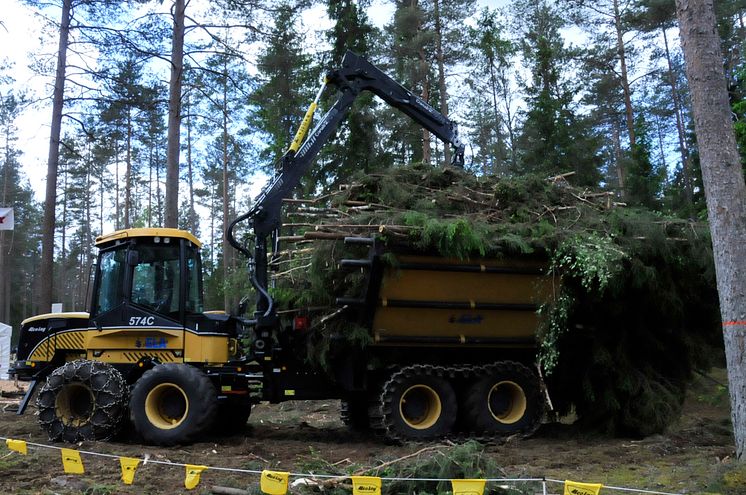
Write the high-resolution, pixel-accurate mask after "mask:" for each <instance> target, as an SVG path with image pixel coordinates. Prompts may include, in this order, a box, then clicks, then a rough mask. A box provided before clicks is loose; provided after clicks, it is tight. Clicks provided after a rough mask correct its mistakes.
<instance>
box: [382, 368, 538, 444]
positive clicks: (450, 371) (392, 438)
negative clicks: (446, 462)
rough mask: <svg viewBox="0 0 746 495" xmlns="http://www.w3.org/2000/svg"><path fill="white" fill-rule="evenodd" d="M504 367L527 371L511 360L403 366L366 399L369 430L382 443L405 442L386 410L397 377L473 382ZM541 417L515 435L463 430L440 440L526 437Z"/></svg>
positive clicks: (500, 439) (485, 439) (531, 432)
mask: <svg viewBox="0 0 746 495" xmlns="http://www.w3.org/2000/svg"><path fill="white" fill-rule="evenodd" d="M505 368H508V369H511V370H512V371H515V370H521V373H523V370H528V368H527V367H525V366H524V365H522V364H520V363H517V362H513V361H501V362H497V363H489V364H483V365H472V364H461V365H452V366H437V365H421V364H415V365H411V366H405V367H402V368H399V369H397V370H395V371H394V372H392V373H391V375H389V378H388V379H387V380H385V381H384V382H383V383H382V384H381V386H380V387H379V388H378V393H376V394H372V395H371V396H370V400H371V402H370V404H369V408H368V414H369V418H370V426H371V428H372V429H373V430H374V431H375V432H376V433H377V434H379V435H381V436H383V437H384V439H385V440H387V441H389V442H393V443H402V442H404V441H407V440H408V439H407V438H404V437H402V436H401V435H399V434H398V433H396V431H394V429H393V428H392V425H391V424H390V420H389V418H390V414H389V413H390V411H391V407H392V404H390V394H389V393H388V391H389V390H390V389H391V388H392V387H393V386H394V384H395V383H396V382H397V381H398V380H400V379H401V377H403V376H405V375H408V374H410V373H423V372H424V373H425V374H429V375H433V376H440V377H444V378H445V377H448V378H456V379H459V380H464V381H468V380H474V379H478V378H479V377H482V376H489V375H491V374H494V373H495V372H497V371H503V370H504V369H505ZM538 400H539V401H541V409H542V410H543V405H544V404H543V400H542V399H541V398H539V399H538ZM541 418H542V415H541V414H539V415H538V416H537V418H536V420H535V421H534V422H533V423H532V424H530V425H528V426H527V427H525V428H523V429H522V430H521V431H520V432H517V433H515V432H514V433H511V434H506V433H489V432H484V431H474V430H471V429H468V428H467V429H463V430H461V431H454V432H451V433H450V434H448V435H444V436H443V438H446V439H449V440H454V441H465V440H477V441H479V442H482V443H487V444H490V443H501V442H502V441H504V440H505V439H506V438H509V437H513V436H515V435H519V436H520V437H524V438H525V437H529V436H531V435H532V434H534V433H535V432H536V430H537V429H538V428H539V426H541Z"/></svg>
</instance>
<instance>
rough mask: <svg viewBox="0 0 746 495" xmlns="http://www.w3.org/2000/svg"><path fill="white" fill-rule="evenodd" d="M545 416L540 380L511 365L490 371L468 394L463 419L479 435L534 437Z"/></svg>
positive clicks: (491, 367) (517, 364)
mask: <svg viewBox="0 0 746 495" xmlns="http://www.w3.org/2000/svg"><path fill="white" fill-rule="evenodd" d="M543 412H544V407H543V402H542V399H541V391H540V388H539V379H538V377H537V376H536V374H534V373H533V372H532V371H531V370H530V369H529V368H527V367H526V366H524V365H522V364H520V363H515V362H511V361H506V362H501V363H496V364H494V365H492V366H490V367H489V368H488V369H487V372H486V373H485V374H483V375H482V376H477V378H476V381H475V382H474V383H473V384H472V385H471V387H469V389H468V390H467V392H466V395H465V400H464V405H463V416H464V419H465V421H466V426H467V428H470V429H472V430H474V431H476V432H479V433H492V434H505V435H510V434H516V433H519V434H522V435H524V436H527V435H530V434H532V433H533V432H534V431H536V429H537V428H538V427H539V425H540V423H541V418H542V414H543Z"/></svg>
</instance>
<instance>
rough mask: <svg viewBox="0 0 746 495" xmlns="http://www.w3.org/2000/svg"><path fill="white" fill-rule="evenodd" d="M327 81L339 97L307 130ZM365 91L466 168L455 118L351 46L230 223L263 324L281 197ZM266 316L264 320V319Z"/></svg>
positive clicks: (270, 315) (270, 316)
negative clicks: (249, 235) (240, 233)
mask: <svg viewBox="0 0 746 495" xmlns="http://www.w3.org/2000/svg"><path fill="white" fill-rule="evenodd" d="M327 85H331V86H334V87H336V89H337V90H338V91H339V93H340V96H339V98H338V99H337V101H336V102H335V103H334V105H332V107H331V108H330V109H329V110H328V111H327V112H326V114H324V116H323V117H322V118H321V120H319V122H318V123H317V124H316V126H314V128H313V129H312V130H311V131H310V132H308V128H309V127H310V123H311V120H312V118H313V114H314V112H315V111H316V108H317V106H318V102H319V100H320V98H321V94H322V93H323V91H324V88H325V87H326V86H327ZM362 91H370V92H371V93H373V94H375V95H377V96H378V97H379V98H381V99H382V100H383V101H385V102H386V103H388V104H389V105H391V106H393V107H394V108H397V109H399V110H401V111H402V112H403V113H404V114H406V115H408V116H409V117H410V118H412V119H413V120H414V121H415V122H417V123H419V124H420V125H422V126H423V127H424V128H425V129H427V130H428V131H430V132H431V133H433V134H435V135H436V136H437V137H438V138H440V139H441V140H442V141H444V142H445V143H447V144H449V145H451V146H453V148H454V154H453V165H456V166H461V167H463V165H464V145H463V143H461V140H460V139H459V138H458V134H457V131H456V124H455V123H453V122H452V121H451V120H449V119H448V118H447V117H445V116H444V115H443V114H441V113H440V112H438V111H437V110H436V109H434V108H433V107H432V106H430V105H429V104H428V103H427V102H425V101H424V100H422V99H421V98H420V97H418V96H417V95H415V94H413V93H412V92H411V91H409V90H408V89H406V88H405V87H404V86H402V85H401V84H399V83H398V82H396V81H394V80H393V79H391V78H390V77H389V76H388V75H386V74H385V73H384V72H383V71H381V70H380V69H378V68H377V67H376V66H374V65H373V64H371V63H370V62H368V61H367V60H366V59H364V58H363V57H360V56H359V55H356V54H354V53H353V52H351V51H348V52H347V53H346V54H345V56H344V58H343V59H342V67H341V68H340V69H337V70H334V71H331V72H329V73H328V74H327V76H326V78H325V80H324V84H323V85H322V87H321V89H320V90H319V92H318V93H317V95H316V98H315V99H314V101H313V102H312V103H311V106H310V107H309V109H308V111H307V112H306V115H305V116H304V118H303V121H302V122H301V125H300V128H299V129H298V132H297V133H296V136H295V139H293V142H292V144H291V145H290V147H289V149H288V151H287V152H286V153H285V155H284V156H283V157H282V158H281V159H280V169H279V171H278V172H277V173H276V174H275V176H274V177H273V178H272V180H270V182H269V183H268V184H267V185H266V186H265V187H264V189H263V190H262V192H261V193H260V194H259V196H258V197H257V198H256V200H255V202H254V206H253V207H252V208H251V210H250V211H248V212H247V213H245V214H243V215H241V216H239V217H238V218H236V219H235V220H234V221H233V223H231V225H230V226H229V228H228V233H227V238H228V242H230V244H231V245H232V246H233V247H234V248H236V249H237V250H239V251H240V252H241V253H243V254H244V255H245V256H246V257H247V258H248V259H249V270H250V272H251V283H252V285H253V286H254V288H255V289H256V290H257V291H258V292H259V294H260V297H259V301H258V303H257V317H258V319H259V324H260V325H261V326H265V325H266V326H269V325H271V324H272V322H273V321H274V319H275V318H276V315H275V314H274V308H273V301H272V298H271V296H270V294H269V292H268V290H267V287H268V275H267V271H268V249H267V243H268V241H270V240H272V243H273V244H275V240H276V237H277V236H276V232H277V230H278V229H279V228H280V226H281V215H282V200H283V199H284V198H287V197H289V196H290V195H291V193H292V191H293V190H294V189H295V188H296V187H297V186H298V184H299V183H300V181H301V178H302V177H303V176H304V175H305V174H306V172H308V169H309V168H310V167H311V164H312V163H313V160H314V158H315V157H316V155H317V154H318V153H319V151H320V150H321V147H322V146H323V145H324V144H325V143H326V141H327V140H328V139H329V138H330V137H331V136H332V134H333V133H334V132H335V131H336V129H337V128H338V127H339V124H340V123H341V122H342V121H343V120H344V119H345V117H346V116H347V112H348V111H349V110H350V107H351V106H352V104H353V102H354V101H355V99H356V98H357V96H358V95H359V94H360V93H361V92H362ZM306 134H307V136H306ZM304 138H305V139H304ZM301 143H302V144H301ZM245 220H250V222H251V227H252V229H253V232H254V236H255V245H254V253H253V254H252V253H251V252H250V251H249V249H248V248H247V247H245V246H243V245H241V244H240V243H239V242H238V241H237V240H236V238H235V236H234V233H233V231H234V228H235V226H236V225H237V224H238V223H240V222H243V221H245ZM262 320H265V321H264V323H262Z"/></svg>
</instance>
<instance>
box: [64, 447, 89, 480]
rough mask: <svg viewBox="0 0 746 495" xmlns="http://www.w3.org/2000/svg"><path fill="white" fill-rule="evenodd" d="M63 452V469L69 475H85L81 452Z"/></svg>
mask: <svg viewBox="0 0 746 495" xmlns="http://www.w3.org/2000/svg"><path fill="white" fill-rule="evenodd" d="M61 450H62V467H63V468H65V472H66V473H67V474H83V473H84V472H85V471H84V470H83V459H81V458H80V452H78V451H77V450H72V449H61Z"/></svg>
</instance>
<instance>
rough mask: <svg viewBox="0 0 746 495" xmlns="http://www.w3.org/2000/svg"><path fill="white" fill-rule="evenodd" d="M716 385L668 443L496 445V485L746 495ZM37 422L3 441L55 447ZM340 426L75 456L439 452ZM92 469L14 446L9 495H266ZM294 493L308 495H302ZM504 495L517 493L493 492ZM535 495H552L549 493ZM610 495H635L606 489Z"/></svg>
mask: <svg viewBox="0 0 746 495" xmlns="http://www.w3.org/2000/svg"><path fill="white" fill-rule="evenodd" d="M713 377H714V380H716V381H719V382H721V383H722V382H723V381H724V380H725V373H724V372H722V371H717V372H716V373H715V374H713ZM713 377H708V378H699V379H698V380H697V381H696V382H695V384H694V385H693V386H692V389H691V391H690V394H689V398H688V400H687V402H686V404H685V410H684V414H683V416H682V418H681V420H680V421H679V422H678V423H677V424H675V425H672V426H671V428H670V429H669V431H668V432H667V433H666V434H663V435H655V436H652V437H648V438H645V439H642V440H634V439H624V438H609V437H600V436H597V435H591V434H588V433H583V432H578V431H576V430H575V429H574V427H573V426H572V425H570V424H565V423H555V424H545V425H543V426H542V428H541V429H540V430H539V431H538V432H537V434H536V435H535V436H534V437H532V438H530V439H523V440H518V439H513V440H510V441H508V442H504V443H502V444H494V445H485V446H484V452H483V453H482V454H481V455H483V456H486V457H488V458H489V459H490V461H492V462H494V463H495V464H496V465H497V466H499V469H498V472H495V473H489V475H490V476H492V477H542V476H545V477H547V478H553V479H558V480H564V479H572V480H578V481H586V482H598V483H603V484H605V485H610V486H620V487H630V488H639V489H650V490H655V491H662V492H675V493H686V494H705V493H707V494H721V495H746V463H738V462H736V461H735V460H734V455H735V451H734V447H733V440H732V436H731V435H732V432H731V422H730V418H729V407H728V398H727V391H726V390H725V389H724V387H722V386H721V385H718V384H717V383H716V381H713ZM3 400H5V399H3ZM15 400H17V398H16V399H15ZM34 412H35V411H34V410H33V409H31V410H30V411H29V412H27V414H26V415H24V416H17V415H15V414H13V413H12V412H4V413H0V436H1V437H10V438H15V439H23V440H28V441H32V442H38V443H44V444H49V442H48V441H47V438H46V436H45V435H44V434H43V433H42V432H41V430H40V429H39V427H38V426H37V424H36V418H35V417H34ZM338 414H339V405H338V403H336V402H296V403H286V404H282V405H274V406H272V405H260V406H257V407H256V408H255V410H254V411H253V412H252V416H251V419H250V420H249V424H248V427H247V428H246V431H245V432H242V433H240V434H236V435H234V436H231V437H219V438H218V437H216V438H215V439H213V441H210V442H203V443H197V444H194V445H190V446H182V447H172V448H157V447H151V446H145V445H139V444H136V443H131V442H129V441H128V440H127V439H119V440H117V441H112V442H84V443H82V444H79V445H78V446H73V447H74V448H77V449H80V450H87V451H94V452H101V453H110V454H115V455H121V456H129V457H143V456H147V457H149V458H150V459H153V460H168V461H172V462H179V463H189V464H203V465H207V466H213V467H232V468H242V469H257V470H261V469H264V468H270V469H275V470H280V471H291V472H300V473H308V472H315V473H319V474H322V473H332V471H334V472H333V473H332V474H337V473H351V472H355V471H359V470H362V469H364V468H368V467H374V466H377V465H380V464H381V463H384V462H390V461H392V460H395V459H399V458H401V457H404V456H407V455H409V454H412V453H415V452H417V451H419V450H421V449H423V448H426V447H428V446H430V445H429V444H422V443H416V444H406V445H400V446H394V445H387V444H385V443H383V442H382V441H380V440H379V439H377V438H376V437H374V436H373V435H371V434H368V433H357V432H351V431H350V430H348V429H346V428H345V427H344V426H343V425H342V423H341V422H340V421H339V419H338ZM433 445H435V444H433ZM58 446H64V445H61V444H58ZM454 448H458V447H454V446H453V445H450V446H449V445H443V447H442V449H432V450H430V451H428V452H427V453H423V454H421V455H420V456H418V457H424V456H429V455H430V456H431V455H437V454H438V451H440V453H441V454H442V453H443V452H446V453H447V452H448V451H449V449H454ZM412 460H413V459H412V458H411V459H409V460H407V461H401V463H404V462H411V461H412ZM83 462H84V465H85V469H86V473H85V474H83V475H78V476H74V475H64V472H63V470H62V463H61V461H60V454H59V452H58V451H57V450H50V449H39V448H31V450H30V452H29V455H28V456H21V455H19V454H17V453H14V452H10V451H8V450H7V448H5V445H4V443H3V444H2V446H0V493H19V494H52V493H59V494H71V493H86V494H89V495H94V494H176V493H200V494H209V493H214V492H213V487H215V486H222V487H233V488H240V489H243V490H247V491H248V492H250V493H259V491H258V476H255V475H249V474H240V473H231V472H224V471H216V470H208V471H205V472H204V473H203V474H202V477H201V482H200V485H199V486H198V487H197V488H196V489H194V490H192V491H187V490H186V489H185V488H184V468H183V467H175V466H164V465H157V464H145V465H141V466H140V467H139V468H138V470H137V473H136V476H135V483H134V484H133V485H131V486H127V485H124V484H123V483H122V482H121V481H120V480H119V476H120V468H119V463H118V462H117V460H116V459H113V458H100V457H91V456H87V455H85V454H84V455H83ZM396 464H397V462H394V463H393V464H391V466H395V465H396ZM370 474H376V473H374V472H371V473H370ZM379 475H380V473H379ZM411 475H412V474H410V476H411ZM292 479H293V478H291V481H292ZM384 483H385V482H384ZM488 487H489V485H488ZM304 490H305V491H304V493H310V492H309V491H308V489H307V488H306V489H304ZM549 492H550V493H562V486H561V485H551V484H550V485H549ZM291 493H298V491H297V489H294V488H291ZM326 493H329V490H328V489H327V490H326ZM348 493H349V492H348ZM384 493H385V490H384ZM492 493H510V491H509V490H508V491H507V492H506V491H504V490H503V491H500V489H499V488H493V489H492ZM535 493H541V485H540V484H539V485H536V489H535ZM602 493H603V494H604V495H606V494H610V493H623V492H617V491H613V490H607V489H604V490H603V491H602Z"/></svg>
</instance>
